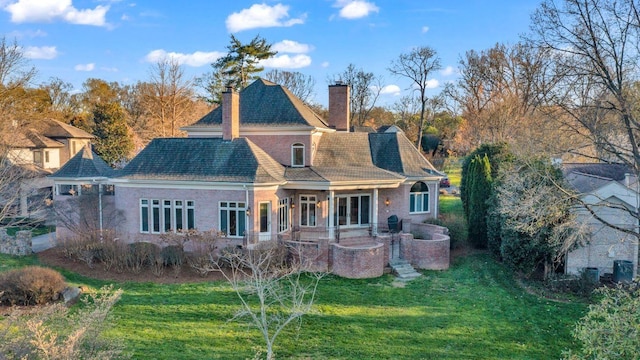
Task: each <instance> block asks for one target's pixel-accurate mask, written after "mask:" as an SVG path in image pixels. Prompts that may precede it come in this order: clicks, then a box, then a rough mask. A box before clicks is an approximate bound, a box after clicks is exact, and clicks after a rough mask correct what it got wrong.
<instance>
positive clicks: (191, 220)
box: [187, 200, 196, 229]
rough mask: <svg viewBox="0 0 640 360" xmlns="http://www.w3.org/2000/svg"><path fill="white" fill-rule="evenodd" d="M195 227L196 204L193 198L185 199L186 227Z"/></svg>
mask: <svg viewBox="0 0 640 360" xmlns="http://www.w3.org/2000/svg"><path fill="white" fill-rule="evenodd" d="M195 228H196V206H195V202H194V201H193V200H187V229H195Z"/></svg>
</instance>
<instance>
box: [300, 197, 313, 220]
mask: <svg viewBox="0 0 640 360" xmlns="http://www.w3.org/2000/svg"><path fill="white" fill-rule="evenodd" d="M300 226H307V227H312V226H316V196H315V195H300Z"/></svg>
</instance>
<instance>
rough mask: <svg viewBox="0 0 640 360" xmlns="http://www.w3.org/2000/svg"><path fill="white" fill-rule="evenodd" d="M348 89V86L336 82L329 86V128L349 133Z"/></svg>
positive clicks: (349, 96)
mask: <svg viewBox="0 0 640 360" xmlns="http://www.w3.org/2000/svg"><path fill="white" fill-rule="evenodd" d="M350 98H351V95H350V88H349V85H345V84H343V83H342V82H341V81H336V83H335V85H329V127H332V128H335V129H336V130H337V131H349V128H350V125H351V124H350V123H351V120H350V118H349V117H350V116H351V109H350V104H349V101H350Z"/></svg>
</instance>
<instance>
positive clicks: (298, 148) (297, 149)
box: [291, 143, 304, 166]
mask: <svg viewBox="0 0 640 360" xmlns="http://www.w3.org/2000/svg"><path fill="white" fill-rule="evenodd" d="M291 166H304V144H301V143H295V144H293V145H291Z"/></svg>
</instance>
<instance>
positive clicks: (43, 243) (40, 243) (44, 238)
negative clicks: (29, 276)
mask: <svg viewBox="0 0 640 360" xmlns="http://www.w3.org/2000/svg"><path fill="white" fill-rule="evenodd" d="M54 246H56V233H55V231H54V232H52V233H48V234H44V235H39V236H35V237H33V238H31V249H32V250H33V252H36V253H37V252H41V251H45V250H47V249H51V248H52V247H54Z"/></svg>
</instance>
